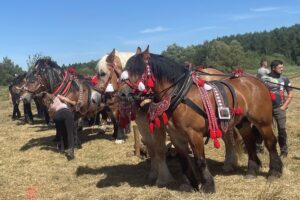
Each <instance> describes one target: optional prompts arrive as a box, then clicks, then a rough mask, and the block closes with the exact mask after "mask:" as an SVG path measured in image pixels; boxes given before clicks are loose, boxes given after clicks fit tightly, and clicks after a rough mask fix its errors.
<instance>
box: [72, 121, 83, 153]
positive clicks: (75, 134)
mask: <svg viewBox="0 0 300 200" xmlns="http://www.w3.org/2000/svg"><path fill="white" fill-rule="evenodd" d="M81 120H82V119H81V118H79V119H77V120H74V122H73V123H74V129H73V139H74V147H75V148H77V149H81V148H82V146H81V142H80V139H79V134H78V132H79V131H81V130H82V126H80V125H81V122H80V121H81Z"/></svg>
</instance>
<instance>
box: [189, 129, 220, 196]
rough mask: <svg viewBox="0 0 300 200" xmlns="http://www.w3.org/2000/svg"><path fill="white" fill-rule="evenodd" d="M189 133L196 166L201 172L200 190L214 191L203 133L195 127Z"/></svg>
mask: <svg viewBox="0 0 300 200" xmlns="http://www.w3.org/2000/svg"><path fill="white" fill-rule="evenodd" d="M188 135H189V140H190V143H191V148H192V150H193V153H194V159H195V163H196V167H197V169H198V170H199V172H200V182H201V187H200V190H201V191H203V192H205V193H214V192H215V182H214V178H213V176H212V175H211V173H210V171H209V169H208V167H207V163H206V160H205V153H204V141H203V134H199V133H198V132H196V131H195V130H194V129H190V130H189V134H188Z"/></svg>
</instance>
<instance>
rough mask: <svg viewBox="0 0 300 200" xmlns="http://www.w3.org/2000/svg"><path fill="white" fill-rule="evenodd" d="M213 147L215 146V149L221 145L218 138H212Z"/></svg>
mask: <svg viewBox="0 0 300 200" xmlns="http://www.w3.org/2000/svg"><path fill="white" fill-rule="evenodd" d="M214 147H215V148H217V149H218V148H220V147H221V145H220V142H219V140H218V139H214Z"/></svg>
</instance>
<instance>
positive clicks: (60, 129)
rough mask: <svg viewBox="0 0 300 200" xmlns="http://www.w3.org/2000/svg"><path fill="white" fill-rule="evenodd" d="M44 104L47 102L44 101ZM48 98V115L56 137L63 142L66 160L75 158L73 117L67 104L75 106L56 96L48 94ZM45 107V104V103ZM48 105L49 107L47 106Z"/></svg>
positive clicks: (65, 98) (73, 102)
mask: <svg viewBox="0 0 300 200" xmlns="http://www.w3.org/2000/svg"><path fill="white" fill-rule="evenodd" d="M44 98H45V97H43V100H44V102H45V101H47V100H45V99H44ZM48 98H50V103H48V106H49V115H50V117H51V118H53V121H54V123H55V128H56V136H58V137H60V138H61V139H62V141H63V146H61V148H62V149H64V148H65V147H66V148H67V150H66V157H67V159H68V160H72V159H74V158H75V155H74V135H73V132H74V116H73V113H72V112H71V110H70V109H69V107H68V105H67V104H70V105H73V106H75V105H76V102H75V101H72V100H70V99H69V98H67V97H64V96H61V95H57V96H56V97H53V96H51V95H49V94H48ZM45 104H46V105H47V103H45ZM49 104H50V105H49Z"/></svg>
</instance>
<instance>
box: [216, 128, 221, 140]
mask: <svg viewBox="0 0 300 200" xmlns="http://www.w3.org/2000/svg"><path fill="white" fill-rule="evenodd" d="M216 137H217V138H220V137H222V132H221V130H220V129H217V130H216Z"/></svg>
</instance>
